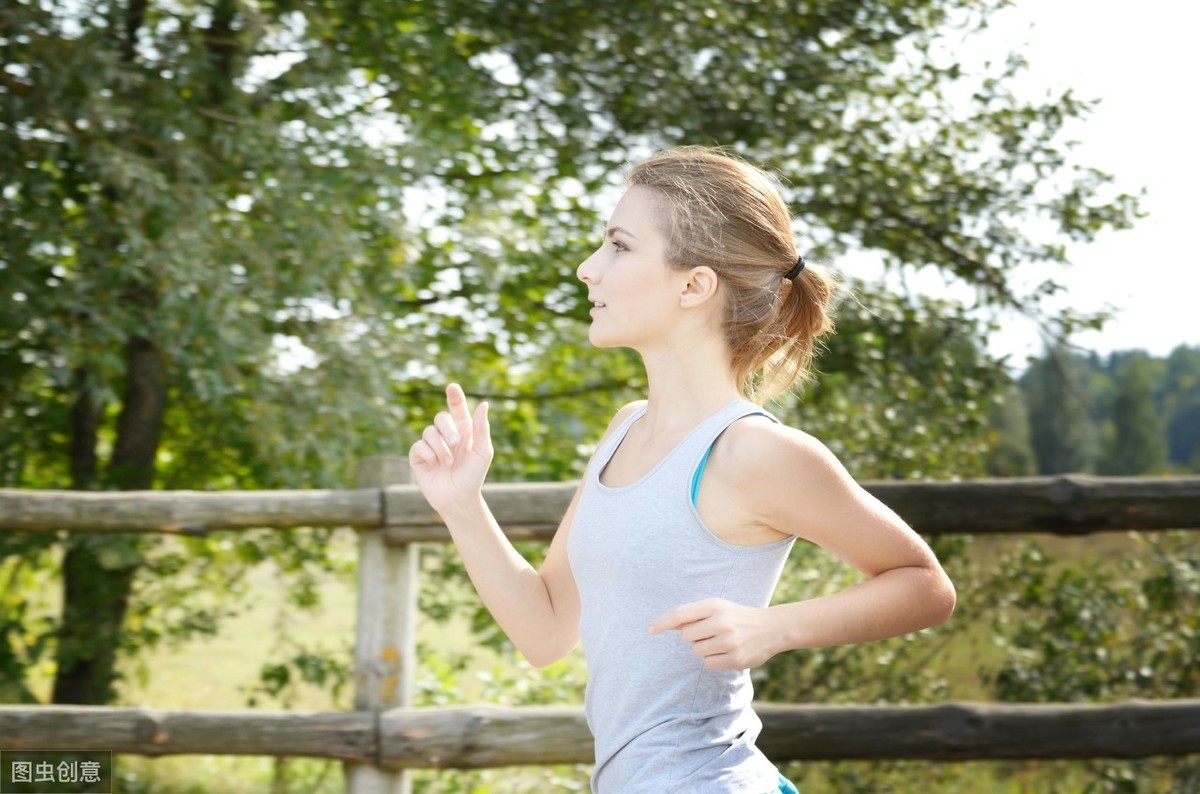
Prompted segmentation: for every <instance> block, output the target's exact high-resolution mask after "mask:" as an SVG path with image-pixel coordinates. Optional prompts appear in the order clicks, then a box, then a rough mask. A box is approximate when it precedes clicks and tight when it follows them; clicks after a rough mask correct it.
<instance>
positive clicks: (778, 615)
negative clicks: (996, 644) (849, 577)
mask: <svg viewBox="0 0 1200 794" xmlns="http://www.w3.org/2000/svg"><path fill="white" fill-rule="evenodd" d="M731 429H732V428H731ZM727 435H729V436H730V440H729V442H728V443H727V445H726V446H727V452H726V454H727V455H728V456H729V458H730V460H731V462H732V463H733V464H734V465H733V466H731V467H729V468H730V470H732V471H734V472H737V473H736V474H735V475H734V476H735V478H736V483H731V484H732V485H734V486H735V487H736V489H737V491H736V492H737V493H738V494H739V501H742V503H743V504H744V505H746V506H747V510H748V511H752V512H753V514H754V515H753V521H754V522H755V523H759V524H762V525H765V526H768V527H771V528H773V529H775V530H776V531H778V532H781V533H786V534H793V535H796V536H798V537H801V538H804V539H806V540H809V541H812V542H813V543H816V544H817V545H819V546H821V547H822V548H824V549H826V550H828V551H829V552H831V553H833V554H834V555H836V556H837V557H838V558H840V559H841V560H842V561H843V562H845V563H846V564H848V565H850V566H853V567H854V568H856V569H858V570H859V571H861V572H862V573H863V574H865V575H866V577H867V578H866V580H865V581H863V582H861V583H859V584H857V585H854V586H852V587H849V588H847V589H845V590H842V591H840V592H838V593H834V594H832V595H828V596H823V597H820V598H814V599H811V600H807V601H800V602H796V603H790V604H780V605H777V606H771V607H767V608H766V609H759V608H754V607H747V606H743V605H740V604H736V603H733V602H730V601H726V600H724V599H708V600H705V601H697V602H694V603H691V604H684V605H682V606H680V607H677V608H675V609H673V610H671V611H669V612H667V613H666V614H665V615H663V616H662V617H660V618H659V619H658V620H656V621H655V622H654V623H653V624H652V625H651V627H650V631H651V633H652V634H657V633H660V632H662V631H667V630H672V629H677V630H679V632H680V634H681V636H682V637H683V639H685V640H687V641H689V642H691V643H692V647H693V649H694V651H695V652H696V654H697V655H698V656H701V657H703V658H704V659H705V664H706V665H707V666H708V667H713V668H719V669H743V668H746V667H754V666H757V665H759V664H762V663H763V662H764V661H766V660H767V659H769V658H770V657H772V656H774V655H775V654H777V653H780V652H782V651H786V650H792V649H795V648H816V647H823V646H830V645H846V644H850V643H858V642H867V641H870V640H878V639H883V638H885V637H892V636H896V635H898V634H905V633H908V632H912V631H917V630H919V629H923V628H926V627H928V626H933V625H936V624H938V623H942V622H944V621H945V620H947V619H948V618H949V617H950V614H951V613H952V612H953V611H954V602H955V593H954V586H953V584H951V582H950V579H949V577H947V576H946V573H945V571H943V570H942V566H941V565H940V564H939V563H938V561H937V558H936V557H935V556H934V554H933V552H932V551H931V550H930V548H929V546H928V545H927V544H926V543H925V541H924V540H922V539H921V537H920V536H919V535H917V533H916V532H914V531H913V530H912V528H910V527H909V526H908V525H907V524H906V523H905V522H904V521H903V519H901V518H900V517H899V516H897V515H896V514H895V513H894V512H893V511H892V510H891V509H890V508H888V507H887V506H886V505H884V504H883V503H882V502H880V501H879V500H878V499H876V498H875V497H874V496H872V495H871V494H870V493H868V492H867V491H866V490H865V489H863V488H862V486H860V485H859V484H858V483H857V482H855V481H854V479H853V478H852V477H851V476H850V474H849V472H847V471H846V469H845V467H843V466H842V464H841V463H840V462H839V461H838V460H837V458H836V457H835V456H834V455H833V453H831V452H830V451H829V450H828V449H827V448H826V447H825V446H824V445H823V444H821V443H820V442H819V441H817V440H816V439H814V438H813V437H812V436H809V435H807V434H805V433H802V432H800V431H798V430H794V429H791V428H786V427H782V426H779V425H774V424H767V423H765V422H762V423H758V422H755V423H745V425H744V426H743V427H740V428H738V432H737V433H736V435H735V434H732V433H727Z"/></svg>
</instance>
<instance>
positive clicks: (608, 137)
mask: <svg viewBox="0 0 1200 794" xmlns="http://www.w3.org/2000/svg"><path fill="white" fill-rule="evenodd" d="M1196 17H1197V11H1196V10H1195V9H1193V8H1192V7H1191V6H1188V5H1186V4H1180V3H1168V2H1166V0H1153V1H1152V2H1147V3H1143V4H1139V5H1138V6H1137V7H1136V9H1134V8H1133V7H1130V6H1128V5H1126V4H1122V5H1117V4H1116V3H1109V2H1101V3H1095V2H1093V3H1083V2H1079V1H1077V0H1046V1H1045V2H1039V3H1033V2H1016V3H1006V2H995V1H993V0H917V1H916V2H913V1H912V0H903V1H902V0H812V2H787V1H785V0H760V1H758V2H712V3H703V2H690V0H675V2H648V1H647V2H643V1H641V0H627V1H625V2H611V3H606V4H591V3H583V2H577V1H576V0H539V1H538V2H528V3H510V2H500V1H499V0H496V1H493V2H466V1H465V0H427V1H426V2H418V1H417V0H411V1H403V0H387V2H378V1H376V0H364V1H361V2H353V3H351V2H342V1H341V0H320V2H304V1H303V0H296V1H293V0H271V2H249V1H248V0H208V1H207V2H198V1H196V2H193V1H192V0H174V2H161V1H160V0H116V1H114V2H89V1H88V0H71V1H70V2H65V1H64V2H55V0H11V2H6V3H5V4H4V5H3V7H2V8H0V62H2V64H3V65H2V68H0V144H2V145H0V487H5V488H20V489H78V490H140V489H152V488H153V489H196V490H240V489H284V488H346V487H351V486H352V484H353V471H354V467H355V464H356V463H357V462H358V461H360V460H362V459H364V458H366V457H367V456H370V455H375V454H397V455H403V454H405V453H406V451H407V449H408V446H409V444H410V443H411V440H412V438H414V437H415V433H416V432H417V429H418V428H420V427H422V426H423V425H424V424H425V423H426V422H427V421H428V420H429V418H430V417H431V416H432V414H433V412H434V411H435V410H436V408H435V406H436V405H437V404H438V402H439V399H440V396H441V390H442V387H443V385H444V384H445V383H446V381H448V380H450V379H454V380H457V381H459V382H461V383H463V384H464V386H465V387H466V389H467V391H468V394H469V395H470V396H471V397H472V398H487V399H489V400H490V401H491V402H492V404H493V417H494V419H493V428H494V433H495V436H496V438H495V441H496V445H497V457H496V463H495V465H494V468H493V475H492V477H493V480H496V481H560V480H565V479H572V478H575V477H578V476H579V474H580V472H581V469H582V466H583V464H584V462H585V461H586V457H587V454H588V453H589V451H590V448H591V445H592V444H593V443H594V441H595V439H596V438H597V437H598V435H599V433H600V432H601V431H602V430H603V428H604V427H605V425H606V424H607V422H608V420H609V418H610V417H611V416H612V414H613V412H614V411H615V410H616V408H617V407H619V406H620V405H622V404H623V403H625V402H627V401H628V400H630V399H633V398H635V397H636V396H637V395H638V394H639V392H640V390H641V389H642V387H643V386H644V384H643V383H642V380H641V379H642V373H641V370H640V363H639V362H638V361H637V360H636V358H634V357H633V356H632V355H631V354H630V353H628V351H597V350H593V349H591V348H590V347H589V346H588V344H587V338H586V329H587V323H588V318H587V313H586V309H587V305H586V300H585V297H586V295H585V290H584V289H583V288H582V286H581V285H580V284H579V282H578V281H577V280H576V279H575V277H574V269H575V267H576V265H577V264H578V263H579V262H580V261H581V260H582V259H583V258H584V257H586V256H587V254H588V253H589V252H590V251H591V250H593V249H594V247H595V246H596V245H598V244H599V241H600V232H601V228H602V223H603V220H604V219H605V218H606V217H607V215H608V212H609V210H610V209H611V206H612V204H613V203H614V201H615V198H616V196H617V195H619V191H620V183H621V176H622V170H623V168H625V167H626V166H627V165H629V164H631V163H632V162H635V161H637V160H638V159H640V158H642V157H644V156H646V155H648V154H649V153H651V152H653V151H654V150H655V149H657V148H660V147H662V146H667V145H673V144H681V143H689V144H712V145H721V146H725V147H727V148H729V149H730V150H732V151H734V152H736V153H738V154H740V155H742V156H744V157H746V158H748V159H750V160H753V161H755V162H757V163H761V164H762V165H764V166H765V167H767V168H769V169H770V170H772V171H773V172H774V173H776V174H777V175H778V176H779V179H780V182H781V187H782V191H783V193H784V195H785V198H786V199H787V200H788V201H789V202H790V204H791V206H792V209H793V212H794V214H795V216H796V235H797V239H798V240H800V241H801V247H802V249H803V250H806V251H808V252H809V253H810V258H811V260H812V261H815V262H817V263H818V264H821V265H823V266H825V267H828V268H831V269H833V270H835V271H837V272H838V273H839V274H840V275H841V277H842V280H843V283H844V285H845V288H846V291H845V297H844V299H843V300H842V302H841V306H840V309H839V313H838V323H839V333H838V334H837V335H836V336H835V337H833V338H832V339H831V340H830V341H829V343H828V345H827V349H826V350H825V351H824V353H823V355H822V356H821V357H820V359H819V362H818V368H819V370H820V373H819V377H818V379H817V381H816V383H815V384H814V385H813V386H812V387H810V388H809V389H808V390H807V391H806V392H805V393H803V394H795V395H789V396H788V397H786V398H784V399H781V400H779V401H778V402H777V403H775V404H773V405H771V408H772V410H773V411H775V412H776V413H777V414H778V415H779V416H780V417H781V418H783V419H785V420H786V421H788V422H789V423H791V424H794V425H795V426H797V427H800V428H802V429H805V430H807V431H809V432H811V433H813V434H814V435H816V436H818V437H819V438H821V439H822V440H823V441H825V443H827V444H828V445H829V446H830V447H831V448H832V449H833V450H834V451H835V452H836V453H837V454H838V455H839V456H840V457H841V458H842V459H843V461H844V462H845V463H846V465H847V466H848V467H849V468H850V470H851V471H852V472H853V473H854V474H855V475H856V476H857V477H859V478H862V479H921V480H951V479H967V478H982V477H1010V476H1026V475H1050V474H1056V473H1064V472H1074V473H1092V474H1104V475H1115V476H1155V477H1173V476H1185V475H1191V474H1195V473H1197V472H1198V471H1200V323H1197V322H1196V321H1195V319H1194V313H1193V306H1194V303H1195V301H1196V296H1197V289H1196V279H1195V277H1194V276H1193V270H1194V269H1195V266H1196V265H1197V264H1198V263H1197V254H1196V249H1195V247H1194V246H1192V245H1191V244H1190V243H1191V240H1190V239H1188V240H1185V239H1184V235H1185V233H1187V232H1188V231H1190V229H1191V225H1192V223H1193V216H1194V215H1195V214H1196V212H1195V211H1196V210H1197V208H1198V207H1197V200H1196V198H1195V195H1196V194H1195V191H1194V187H1193V186H1194V185H1195V184H1196V181H1197V177H1198V176H1200V165H1198V162H1197V155H1196V150H1195V145H1194V142H1193V140H1192V138H1193V137H1194V134H1193V133H1192V132H1191V127H1190V126H1189V123H1188V118H1190V114H1191V108H1190V106H1189V104H1188V100H1189V97H1191V95H1192V94H1193V93H1194V91H1192V89H1191V87H1190V82H1189V80H1190V79H1191V78H1192V77H1194V72H1195V69H1194V66H1193V65H1192V63H1191V61H1190V59H1189V57H1188V52H1189V48H1190V46H1191V45H1190V41H1185V36H1190V35H1191V31H1192V30H1194V29H1195V23H1196V21H1197V19H1196ZM353 544H354V538H353V534H352V533H349V532H348V531H344V530H343V531H315V530H314V531H301V532H274V533H273V532H259V533H227V534H223V533H215V534H214V535H212V536H210V537H206V538H191V539H180V538H166V537H157V536H155V537H150V536H102V535H88V534H83V533H77V534H71V535H66V534H61V535H54V534H38V535H24V534H16V533H8V532H6V533H0V581H2V582H4V586H3V587H0V702H24V703H50V702H56V703H92V704H113V703H147V704H149V705H153V706H157V707H179V708H191V707H206V708H213V707H226V708H240V707H245V706H248V705H249V706H262V707H267V708H279V707H304V708H345V707H347V697H348V694H347V693H348V681H349V679H350V678H351V677H352V674H351V671H350V666H349V665H350V651H349V644H350V642H351V640H352V638H353V568H354V545H353ZM523 550H524V551H525V552H526V553H527V554H528V555H529V556H531V557H532V558H534V559H535V560H536V558H537V556H538V555H539V554H541V549H540V547H537V546H530V547H528V548H525V549H523ZM937 550H938V552H939V554H940V555H941V556H942V558H943V559H944V561H945V562H946V565H947V568H948V569H949V570H950V571H951V575H952V576H953V578H954V579H955V581H956V582H957V583H958V585H959V593H960V605H959V610H958V614H957V616H956V618H955V619H954V620H953V621H951V623H949V624H947V626H945V627H940V628H938V629H936V630H932V631H930V632H928V633H927V634H928V635H929V636H922V637H921V638H920V642H912V641H910V640H906V639H902V640H896V641H892V642H888V643H877V644H873V645H871V646H864V647H862V648H853V649H838V650H836V651H830V652H811V653H793V654H787V655H785V657H783V658H777V659H775V660H772V662H771V663H770V664H769V665H768V666H767V667H766V668H764V669H763V671H762V675H761V676H760V681H759V694H760V696H761V697H762V698H764V699H777V700H785V701H789V702H793V701H801V702H803V701H811V702H910V701H911V702H936V701H940V700H944V699H947V698H959V699H978V700H990V701H1013V702H1033V701H1039V702H1040V701H1045V702H1050V701H1078V700H1088V701H1105V700H1114V699H1121V698H1130V697H1146V698H1182V697H1196V696H1197V691H1198V689H1200V686H1198V673H1197V670H1196V666H1195V660H1196V659H1197V658H1200V622H1198V621H1200V617H1197V616H1200V572H1198V570H1197V563H1196V557H1197V555H1196V553H1195V551H1196V550H1195V543H1194V541H1192V540H1190V539H1189V538H1188V537H1187V536H1186V535H1183V534H1181V533H1143V534H1139V535H1137V536H1133V535H1132V534H1130V535H1128V536H1126V535H1106V536H1093V537H1088V538H1082V539H1071V540H1069V541H1060V540H1055V539H1045V538H1034V537H1029V538H1012V539H1005V540H1003V541H992V540H988V541H985V540H978V539H977V540H970V539H968V538H950V539H939V540H938V542H937ZM423 554H424V559H423V576H424V582H425V585H426V586H425V590H424V591H423V595H422V604H421V607H422V621H423V622H422V629H421V634H420V641H421V650H420V660H419V661H420V668H419V670H418V683H419V698H420V699H421V704H422V705H439V704H441V705H444V704H448V703H460V702H477V701H486V702H499V703H513V704H524V703H547V702H552V703H577V702H579V701H580V698H581V692H582V689H581V687H582V682H583V680H584V670H583V668H582V662H581V660H580V659H578V658H575V659H572V660H569V661H568V662H564V663H561V664H560V665H556V666H555V667H553V668H551V669H549V670H548V671H535V670H532V669H530V668H529V667H528V665H525V664H524V662H522V661H521V660H520V659H519V658H517V657H516V656H515V654H514V653H513V652H512V650H511V648H509V647H508V646H507V644H506V642H505V640H504V638H503V637H502V636H500V635H499V634H498V633H497V631H496V629H495V627H494V626H493V625H492V624H491V622H490V620H489V619H488V618H487V616H486V613H484V612H482V610H481V609H480V607H479V604H478V603H477V602H476V601H475V599H474V597H473V594H472V593H471V592H470V588H469V586H466V585H464V582H465V577H464V576H463V573H462V571H461V569H460V567H459V565H458V562H457V557H456V555H455V554H454V552H453V550H452V549H443V548H441V547H436V548H434V547H430V548H428V549H426V550H425V551H424V552H423ZM789 571H790V573H789V575H788V577H787V578H786V579H785V581H784V583H783V584H782V586H781V591H780V598H803V597H809V596H812V595H817V594H820V593H821V592H825V591H826V590H828V589H832V588H836V587H841V586H845V585H846V584H847V583H849V582H851V581H853V580H854V577H853V574H852V573H851V572H848V571H845V570H844V569H842V568H841V567H840V566H839V565H838V564H837V563H836V561H833V560H830V559H827V558H826V557H825V556H823V555H822V554H821V553H819V552H818V551H816V550H812V549H798V550H797V551H796V552H795V553H794V555H793V561H792V565H791V566H790V568H789ZM267 596H269V597H267ZM214 673H216V675H215V676H214ZM120 768H121V775H122V778H121V780H122V785H123V786H124V788H123V789H122V790H123V791H163V792H184V791H208V790H213V789H216V788H219V789H220V790H223V791H262V790H265V789H266V788H269V787H273V790H276V791H289V790H295V791H326V790H328V791H335V790H340V788H339V786H340V772H339V771H338V768H337V765H336V764H333V763H330V762H318V761H309V760H304V759H291V760H284V761H274V762H271V761H264V760H261V759H235V758H217V757H205V758H200V759H197V758H190V759H171V760H159V761H151V760H147V759H140V758H122V759H120ZM787 771H788V772H789V774H791V775H793V776H794V778H796V779H797V782H798V783H799V784H800V788H801V790H802V791H805V792H817V793H819V792H860V791H861V792H868V791H869V792H879V791H898V792H904V791H913V790H918V787H919V788H920V790H924V791H946V792H952V791H953V792H960V791H971V792H985V793H986V792H1009V791H1011V792H1017V791H1021V792H1024V791H1031V792H1058V791H1061V792H1083V791H1120V792H1159V791H1195V790H1197V786H1200V783H1197V781H1198V780H1200V765H1198V764H1197V762H1196V760H1195V759H1194V758H1188V757H1185V758H1180V759H1152V760H1147V761H1136V762H1118V761H1108V760H1096V761H1080V762H1042V763H1027V762H975V763H970V764H954V765H951V764H933V763H917V762H887V763H823V764H804V765H796V766H795V767H794V768H791V769H789V770H787ZM586 778H587V770H586V769H582V768H553V769H543V770H518V771H513V770H491V771H483V772H469V773H468V772H456V771H443V772H436V773H435V772H428V773H421V774H420V775H419V776H418V777H417V778H416V782H415V787H416V789H417V790H419V791H425V792H459V791H479V792H484V791H496V792H508V791H518V792H519V791H530V792H533V791H548V790H585V789H586Z"/></svg>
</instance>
